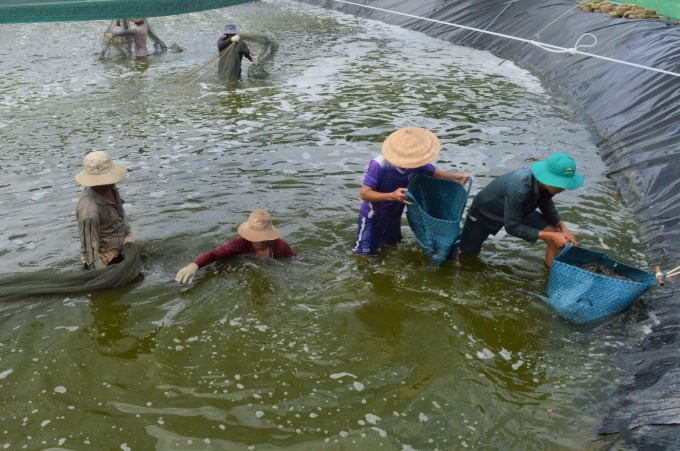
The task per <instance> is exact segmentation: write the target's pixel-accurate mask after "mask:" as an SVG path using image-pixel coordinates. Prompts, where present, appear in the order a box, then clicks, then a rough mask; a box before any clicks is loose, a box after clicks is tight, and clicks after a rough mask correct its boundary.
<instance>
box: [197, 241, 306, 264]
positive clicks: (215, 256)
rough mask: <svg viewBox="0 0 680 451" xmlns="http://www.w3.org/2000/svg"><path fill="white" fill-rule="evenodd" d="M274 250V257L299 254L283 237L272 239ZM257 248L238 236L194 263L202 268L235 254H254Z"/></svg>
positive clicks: (270, 243)
mask: <svg viewBox="0 0 680 451" xmlns="http://www.w3.org/2000/svg"><path fill="white" fill-rule="evenodd" d="M269 245H270V247H271V250H272V257H274V258H278V257H296V256H297V254H296V253H295V252H293V249H291V248H290V246H289V245H288V243H286V242H285V241H283V240H282V239H278V240H272V241H270V242H269ZM254 253H255V248H254V247H253V245H252V243H251V242H250V241H248V240H246V239H245V238H236V239H235V240H231V241H229V242H228V243H227V244H225V245H223V246H220V247H218V248H216V249H213V250H211V251H209V252H206V253H205V254H203V255H200V256H199V257H198V258H197V259H196V260H194V263H196V265H197V266H198V267H199V269H200V268H202V267H204V266H205V265H209V264H210V263H212V262H216V261H217V260H222V259H223V258H227V257H232V256H234V255H243V254H254Z"/></svg>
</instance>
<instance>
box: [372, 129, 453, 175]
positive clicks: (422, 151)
mask: <svg viewBox="0 0 680 451" xmlns="http://www.w3.org/2000/svg"><path fill="white" fill-rule="evenodd" d="M404 130H406V129H400V130H397V131H396V132H394V133H392V134H391V135H390V136H388V137H387V139H385V141H384V142H383V144H382V149H381V150H382V154H383V156H384V157H385V159H386V160H387V161H388V162H390V163H392V164H393V165H395V166H397V167H399V168H405V169H411V168H419V167H421V166H425V165H426V164H428V163H431V162H433V161H434V160H436V159H437V155H439V151H440V150H441V143H440V142H439V139H438V138H437V136H435V134H434V133H432V132H431V131H429V130H425V129H421V130H419V133H424V134H425V136H426V137H427V138H426V141H425V142H422V143H420V148H418V149H413V152H412V153H411V155H404V143H403V142H401V140H402V139H403V137H402V134H401V133H402V132H403V131H404ZM427 139H429V143H428V142H427ZM400 150H401V152H400Z"/></svg>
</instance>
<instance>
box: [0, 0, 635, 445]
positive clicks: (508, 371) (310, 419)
mask: <svg viewBox="0 0 680 451" xmlns="http://www.w3.org/2000/svg"><path fill="white" fill-rule="evenodd" d="M150 22H151V24H152V26H153V28H154V30H155V32H156V34H157V35H158V36H159V37H161V39H163V40H164V41H165V42H166V44H168V45H170V44H171V43H173V42H177V43H178V44H179V45H181V46H182V47H185V49H186V50H185V51H184V52H183V53H177V54H172V53H167V54H162V55H154V56H151V57H150V58H149V59H148V60H147V61H134V60H130V61H127V60H121V59H110V60H105V61H100V60H99V54H100V52H101V50H102V44H101V37H102V33H103V31H104V30H105V28H106V27H107V25H108V22H103V21H100V22H83V23H57V24H40V23H38V24H21V25H3V26H2V27H3V32H2V33H1V34H0V69H1V70H0V71H1V73H2V74H3V76H2V77H1V78H0V138H1V141H0V257H1V258H0V275H6V274H9V273H14V272H32V271H36V270H41V269H47V268H54V269H59V270H64V271H66V270H71V271H75V270H78V269H79V243H78V230H77V223H76V219H75V205H76V202H77V199H78V197H79V195H80V192H81V190H82V188H81V187H79V186H78V185H77V184H76V183H75V181H74V179H73V176H74V175H75V174H76V173H77V172H78V171H80V169H81V167H82V159H83V157H84V156H85V154H86V153H87V152H89V151H91V150H106V151H107V152H109V153H110V154H111V156H112V157H113V158H114V159H116V160H120V161H122V162H124V163H125V164H126V165H127V166H128V168H129V171H128V174H127V176H126V177H125V178H124V179H123V180H122V181H121V182H120V183H119V184H118V187H119V189H120V192H121V195H122V197H123V198H124V199H125V201H126V204H125V209H126V212H127V214H128V217H129V219H130V223H131V225H132V230H133V232H134V234H135V238H136V241H137V243H139V246H140V251H141V253H142V254H143V255H144V258H143V261H144V266H143V277H140V278H139V279H138V280H137V281H136V282H135V283H133V284H131V285H129V286H126V287H123V288H119V289H113V290H108V291H101V292H93V293H91V294H86V295H77V296H76V295H74V296H71V297H66V296H61V295H60V296H47V297H32V298H27V299H20V300H17V301H14V302H7V303H3V304H0V403H1V405H2V410H0V448H3V447H4V448H3V449H31V450H44V449H52V450H56V449H61V450H65V449H67V450H87V449H107V450H113V449H124V450H130V449H131V450H149V449H156V450H176V449H182V450H275V449H287V450H312V449H330V450H344V449H362V450H370V449H381V450H435V449H439V450H445V449H447V450H448V449H467V448H470V449H473V448H474V449H512V450H526V449H543V450H548V449H560V450H562V449H573V450H582V449H597V448H598V447H600V446H605V445H606V441H603V440H606V438H600V439H598V438H597V434H596V432H597V429H598V427H599V426H600V423H601V418H602V416H603V415H604V414H605V413H606V409H607V406H608V405H607V401H608V400H609V399H610V397H611V396H612V393H613V391H614V389H615V386H616V385H620V384H623V383H626V382H627V380H626V377H627V376H626V373H624V372H623V371H622V369H620V368H618V367H617V365H616V364H615V363H614V360H613V358H612V357H613V355H614V353H616V352H617V351H621V350H626V349H629V348H632V347H634V346H635V345H636V344H637V342H638V341H639V339H640V338H641V337H642V336H643V335H644V334H645V330H643V329H640V330H639V331H637V332H639V333H638V334H637V335H635V334H629V335H627V336H619V335H617V334H616V330H613V331H612V330H607V331H605V332H602V331H592V330H591V329H584V328H582V327H581V328H578V327H575V326H572V325H569V324H567V323H566V322H564V321H562V320H560V319H559V318H558V317H556V315H555V314H554V313H553V312H552V311H551V310H550V308H549V307H548V306H547V305H546V304H545V303H544V302H542V301H541V300H540V299H537V298H535V297H533V296H531V295H530V294H529V292H535V293H542V294H544V293H545V288H546V284H547V280H548V276H549V271H548V270H547V269H546V268H545V266H544V263H543V253H544V250H545V246H543V245H541V244H538V245H535V246H531V245H529V244H526V243H524V242H523V241H521V240H518V239H515V238H511V237H509V236H503V233H502V232H501V233H499V234H498V235H497V236H496V237H493V238H492V239H490V240H488V241H487V243H486V244H485V247H484V250H483V254H482V255H481V257H480V258H472V259H463V260H462V261H448V262H446V263H445V264H444V265H442V266H441V267H434V266H432V265H431V264H430V263H429V261H428V259H427V257H426V256H425V254H424V253H423V252H422V251H421V250H420V248H419V247H418V244H417V243H416V241H415V239H414V236H413V234H412V233H411V231H410V229H409V228H408V226H407V224H406V220H405V218H404V221H403V233H404V240H403V241H402V242H401V243H400V244H399V245H397V246H391V247H386V248H384V249H382V250H381V252H380V254H379V255H378V256H377V257H375V258H371V259H362V258H357V257H355V256H354V255H353V254H352V252H351V246H352V244H353V242H354V238H355V234H356V223H357V216H358V212H359V207H360V205H361V201H360V200H359V189H360V187H361V184H362V180H363V176H364V173H365V170H366V168H367V166H368V162H369V161H370V160H371V159H372V158H374V157H375V156H377V155H378V154H379V153H380V145H381V142H382V141H383V139H384V138H385V137H386V136H387V135H388V134H389V133H391V132H392V131H394V130H396V129H397V128H400V127H405V126H411V125H418V126H422V127H426V128H428V129H430V130H432V131H434V132H435V133H436V134H437V135H438V136H439V137H440V139H441V141H442V152H441V153H440V155H439V158H438V160H437V161H436V162H435V165H436V166H437V167H438V168H440V169H444V170H449V171H453V172H456V171H465V172H468V173H470V174H471V175H472V177H473V179H474V184H473V194H474V193H475V192H477V191H479V189H481V188H482V187H484V186H485V185H486V184H488V183H489V182H490V181H491V180H493V179H494V178H495V177H497V176H499V175H501V174H503V173H505V172H508V171H511V170H514V169H518V168H522V167H527V166H528V165H530V164H531V163H532V162H534V161H537V160H540V159H543V158H545V157H546V156H547V155H548V154H549V153H551V152H554V151H564V152H568V153H570V154H571V155H573V156H574V157H575V159H576V161H577V162H578V164H579V171H580V172H582V173H583V174H584V176H585V177H586V182H585V185H584V186H583V188H581V189H579V190H577V191H573V192H565V193H562V194H560V195H559V196H557V198H556V205H557V207H558V209H559V210H560V212H561V213H562V215H563V217H564V219H565V220H566V221H567V222H568V223H569V224H570V226H571V228H572V231H573V232H574V233H575V235H576V236H577V238H578V239H579V243H580V244H581V245H584V246H586V247H589V248H591V249H594V250H602V251H604V252H607V253H609V254H610V255H612V257H614V258H616V259H619V260H621V261H624V262H630V263H634V264H636V265H637V266H640V267H643V268H648V263H647V261H646V260H647V257H646V255H645V252H646V250H645V248H644V246H643V245H642V244H640V243H639V240H638V238H637V237H638V235H639V229H638V226H637V224H636V222H635V221H634V219H633V216H632V213H631V212H630V210H629V209H628V208H627V207H626V206H625V205H624V203H623V201H622V199H621V197H620V195H619V193H618V191H617V188H616V186H615V184H614V182H613V181H611V180H610V179H608V178H607V177H606V168H605V165H604V163H603V162H602V161H601V159H600V158H599V157H598V155H597V147H596V143H595V142H594V140H593V137H592V136H591V135H590V134H589V132H588V131H587V130H586V128H585V126H584V125H583V124H582V123H581V122H580V121H579V120H578V119H577V117H576V116H575V114H574V113H573V111H571V110H570V109H569V108H567V107H566V106H564V105H563V104H562V103H560V102H558V101H557V100H555V98H553V97H552V96H551V95H550V93H549V92H547V91H546V90H545V89H544V88H542V87H541V84H540V83H539V81H538V80H537V79H536V78H535V77H534V76H532V75H531V74H530V73H529V72H527V71H525V70H523V69H521V68H519V67H517V66H515V65H514V64H512V63H511V62H505V63H503V64H502V65H499V63H500V60H499V59H497V58H495V57H493V56H492V55H491V54H489V53H487V52H481V51H477V50H472V49H467V48H464V47H458V46H454V45H451V44H449V43H447V42H444V41H440V40H436V39H433V38H429V37H427V36H425V35H422V34H419V33H415V32H411V31H409V30H404V29H401V28H397V27H393V26H389V25H385V24H382V23H379V22H375V21H370V20H365V19H364V18H362V17H354V16H349V15H343V14H340V13H337V12H335V11H328V10H323V9H320V8H316V7H312V6H308V5H302V4H298V3H295V2H288V1H274V0H269V1H261V2H255V3H249V4H245V5H241V6H235V7H230V8H225V9H220V10H214V11H205V12H201V13H192V14H187V15H184V16H172V17H161V18H152V19H151V20H150ZM226 23H235V24H237V26H238V27H240V28H241V29H243V30H244V31H247V32H257V33H269V34H271V35H272V36H273V37H274V38H275V39H276V40H277V41H278V43H279V44H280V49H279V53H278V55H277V56H276V60H275V62H274V63H273V65H272V66H270V73H271V75H270V76H269V77H268V78H266V79H249V78H248V77H247V76H245V74H246V71H244V79H243V80H242V81H240V82H236V83H231V84H230V83H223V82H221V81H220V80H219V79H218V77H217V69H216V68H213V69H211V70H209V71H208V72H207V73H206V74H205V75H204V76H203V77H201V78H200V79H199V80H197V81H196V82H194V83H192V84H188V85H187V83H188V82H189V81H190V80H191V78H188V79H186V80H184V81H183V82H179V83H173V81H174V80H176V79H178V78H181V77H184V76H185V75H187V74H189V73H190V72H192V71H194V70H196V69H197V68H198V67H200V66H201V65H202V64H203V63H204V62H206V61H207V60H209V59H210V58H212V57H213V56H214V55H215V54H216V40H217V38H218V37H219V33H220V30H221V29H222V28H223V26H224V25H225V24H226ZM253 51H254V52H255V53H257V50H256V49H253ZM248 64H250V63H249V62H247V61H245V60H244V67H245V68H247V65H248ZM174 91H178V92H174ZM256 208H266V209H267V210H268V211H269V212H270V213H271V214H272V217H273V218H274V223H275V225H276V226H277V227H278V228H279V229H281V231H282V234H283V238H284V239H285V240H286V241H287V242H288V243H289V244H290V245H291V246H292V248H293V249H294V250H295V251H296V252H297V253H298V254H300V255H301V256H303V257H304V258H303V259H300V260H294V261H292V262H284V261H273V260H266V259H261V258H251V257H239V258H234V259H231V260H225V261H221V262H218V263H216V264H213V265H210V266H208V267H206V268H204V269H202V270H201V271H200V272H199V275H198V277H197V278H196V280H195V282H194V283H193V284H192V285H180V284H178V283H176V282H175V281H174V276H175V273H176V272H177V270H179V269H180V268H181V267H182V266H184V265H186V264H188V263H189V262H191V261H192V260H193V258H194V257H196V256H197V255H199V254H201V253H203V252H205V251H207V250H210V249H212V248H214V247H217V246H218V245H220V244H223V243H224V242H226V241H227V240H229V239H232V238H234V237H236V236H237V234H236V228H237V226H238V224H240V223H241V222H243V221H245V220H246V219H247V218H248V215H249V213H250V212H251V211H252V210H254V209H256ZM0 289H1V287H0Z"/></svg>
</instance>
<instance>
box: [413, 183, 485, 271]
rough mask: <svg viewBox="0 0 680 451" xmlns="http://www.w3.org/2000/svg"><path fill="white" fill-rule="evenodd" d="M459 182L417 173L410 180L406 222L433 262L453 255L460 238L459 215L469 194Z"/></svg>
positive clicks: (456, 250) (440, 261)
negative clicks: (409, 203)
mask: <svg viewBox="0 0 680 451" xmlns="http://www.w3.org/2000/svg"><path fill="white" fill-rule="evenodd" d="M471 186H472V178H471V177H470V178H469V179H468V185H467V189H466V188H463V187H462V186H461V185H460V184H459V183H456V182H452V181H450V180H443V179H438V178H434V177H428V176H427V175H424V174H418V175H416V176H415V177H413V179H412V180H411V181H410V182H409V184H408V191H406V197H408V201H409V202H411V203H412V204H413V205H410V206H409V207H408V208H407V210H406V219H407V220H408V225H409V226H410V227H411V230H413V233H414V234H415V236H416V240H417V241H418V244H420V247H421V248H422V249H423V251H424V252H425V254H427V256H428V257H429V258H430V261H431V262H432V264H434V265H437V266H439V265H441V264H442V263H444V261H445V260H447V259H455V258H456V256H457V254H458V242H459V241H460V240H459V238H460V219H461V217H462V216H463V209H464V208H465V203H466V202H467V199H468V196H469V195H470V187H471Z"/></svg>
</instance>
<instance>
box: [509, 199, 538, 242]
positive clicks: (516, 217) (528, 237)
mask: <svg viewBox="0 0 680 451" xmlns="http://www.w3.org/2000/svg"><path fill="white" fill-rule="evenodd" d="M524 194H525V193H524V192H523V190H521V189H519V187H517V189H514V190H513V189H512V187H511V188H510V189H508V192H507V193H505V208H504V210H503V225H504V226H505V231H506V232H508V233H509V234H510V235H512V236H516V237H517V238H521V239H523V240H524V241H527V242H529V243H532V244H533V243H535V242H536V241H537V240H538V232H539V230H538V229H534V228H533V227H529V226H526V225H524V224H522V219H523V217H524V213H523V209H522V207H523V204H524Z"/></svg>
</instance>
